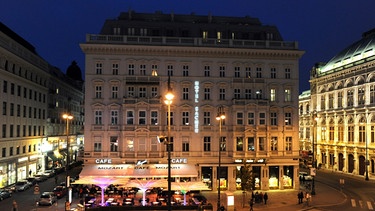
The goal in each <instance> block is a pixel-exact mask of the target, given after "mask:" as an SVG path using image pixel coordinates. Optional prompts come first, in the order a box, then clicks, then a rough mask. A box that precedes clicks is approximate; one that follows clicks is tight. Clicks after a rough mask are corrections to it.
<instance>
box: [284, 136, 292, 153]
mask: <svg viewBox="0 0 375 211" xmlns="http://www.w3.org/2000/svg"><path fill="white" fill-rule="evenodd" d="M285 151H292V137H290V136H288V137H286V138H285Z"/></svg>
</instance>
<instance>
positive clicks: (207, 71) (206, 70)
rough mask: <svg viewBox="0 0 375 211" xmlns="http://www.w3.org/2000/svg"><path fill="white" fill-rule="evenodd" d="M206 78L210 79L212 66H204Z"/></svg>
mask: <svg viewBox="0 0 375 211" xmlns="http://www.w3.org/2000/svg"><path fill="white" fill-rule="evenodd" d="M204 77H210V66H204Z"/></svg>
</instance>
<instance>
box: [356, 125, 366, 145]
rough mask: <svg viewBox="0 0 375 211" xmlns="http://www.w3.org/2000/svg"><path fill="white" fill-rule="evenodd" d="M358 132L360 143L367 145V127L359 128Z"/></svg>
mask: <svg viewBox="0 0 375 211" xmlns="http://www.w3.org/2000/svg"><path fill="white" fill-rule="evenodd" d="M358 131H359V134H358V136H359V137H358V141H359V143H365V141H366V132H365V131H366V127H365V126H359V127H358Z"/></svg>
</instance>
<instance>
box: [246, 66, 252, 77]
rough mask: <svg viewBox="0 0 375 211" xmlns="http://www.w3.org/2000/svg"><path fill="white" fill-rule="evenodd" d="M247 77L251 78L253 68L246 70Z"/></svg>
mask: <svg viewBox="0 0 375 211" xmlns="http://www.w3.org/2000/svg"><path fill="white" fill-rule="evenodd" d="M245 76H246V78H251V67H246V68H245Z"/></svg>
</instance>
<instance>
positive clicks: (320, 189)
mask: <svg viewBox="0 0 375 211" xmlns="http://www.w3.org/2000/svg"><path fill="white" fill-rule="evenodd" d="M300 191H303V192H305V191H304V190H303V189H301V190H300ZM259 192H261V191H259ZM262 192H263V193H265V191H262ZM266 192H267V194H268V201H267V204H260V203H254V206H253V209H254V210H278V209H279V210H283V211H289V210H290V211H295V210H319V207H324V206H332V205H335V204H341V203H343V202H344V201H345V200H346V198H345V196H344V195H343V194H342V193H341V192H339V191H337V190H335V189H333V188H331V187H328V186H325V185H323V184H319V183H318V185H316V186H315V192H316V195H314V196H312V200H311V201H310V203H309V206H307V205H306V204H305V203H303V204H298V198H297V194H298V192H299V191H297V190H270V191H266ZM202 194H203V195H205V196H206V197H207V199H208V201H209V202H210V203H212V205H213V206H214V211H216V210H217V209H216V206H217V192H213V191H210V192H202ZM233 195H234V204H235V206H234V209H235V211H249V209H250V206H249V203H248V202H249V199H250V197H251V194H250V193H245V195H244V194H243V193H242V191H235V192H234V193H233ZM221 200H222V201H221V204H224V205H226V203H227V200H226V194H225V192H223V193H222V195H221ZM304 201H305V200H304Z"/></svg>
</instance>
